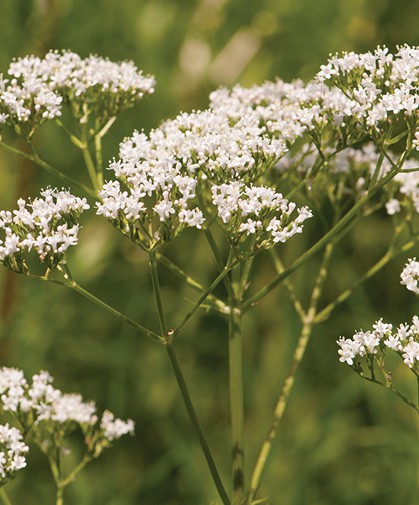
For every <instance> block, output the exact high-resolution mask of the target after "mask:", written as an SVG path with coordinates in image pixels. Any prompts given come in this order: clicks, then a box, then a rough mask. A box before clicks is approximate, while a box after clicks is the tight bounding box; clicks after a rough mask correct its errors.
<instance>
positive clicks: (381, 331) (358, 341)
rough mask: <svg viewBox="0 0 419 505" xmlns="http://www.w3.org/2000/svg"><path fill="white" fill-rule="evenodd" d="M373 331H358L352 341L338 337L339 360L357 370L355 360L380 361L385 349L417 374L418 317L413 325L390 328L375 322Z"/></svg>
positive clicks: (418, 358)
mask: <svg viewBox="0 0 419 505" xmlns="http://www.w3.org/2000/svg"><path fill="white" fill-rule="evenodd" d="M372 328H373V329H372V331H370V330H369V331H358V332H356V333H355V334H354V335H353V337H352V338H348V339H345V338H344V337H340V339H339V340H338V341H337V343H338V345H339V347H340V349H339V351H338V353H339V355H340V358H339V361H341V362H342V363H343V362H346V363H348V365H351V366H355V367H357V366H358V365H357V363H354V360H356V358H358V357H359V358H363V357H374V356H375V357H379V358H380V359H381V360H383V358H384V355H385V352H386V350H388V349H391V350H393V351H395V352H396V353H397V354H399V355H400V356H401V357H402V359H403V362H404V363H405V364H406V365H407V366H408V367H409V368H411V369H412V370H414V371H415V372H419V317H418V316H414V317H413V319H412V324H410V325H409V324H408V323H404V324H400V325H399V327H398V328H396V329H395V330H393V325H392V324H389V323H384V322H383V320H382V319H380V320H379V321H376V322H375V324H374V325H373V327H372Z"/></svg>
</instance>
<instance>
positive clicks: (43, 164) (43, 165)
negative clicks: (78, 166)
mask: <svg viewBox="0 0 419 505" xmlns="http://www.w3.org/2000/svg"><path fill="white" fill-rule="evenodd" d="M0 145H2V146H3V147H4V148H5V149H7V150H8V151H10V152H12V153H14V154H18V155H19V156H22V157H23V158H25V159H27V160H30V161H32V162H33V163H35V164H36V165H38V166H39V167H41V168H43V169H44V170H46V171H47V172H49V173H50V174H52V175H54V176H55V177H58V178H59V179H60V180H62V181H63V182H64V183H66V184H70V185H74V186H77V187H79V188H81V189H82V190H83V191H84V192H85V193H87V194H88V195H90V196H93V197H96V192H95V191H92V189H91V188H89V187H87V186H85V185H84V184H81V183H80V182H78V181H76V180H75V179H73V178H71V177H69V176H68V175H66V174H64V173H62V172H60V171H59V170H57V169H56V168H54V167H52V166H51V165H49V164H48V163H47V162H46V161H44V160H43V159H42V158H40V157H39V156H38V154H37V153H36V152H35V151H34V150H32V154H31V153H26V152H25V151H21V150H20V149H17V148H16V147H12V146H9V145H8V144H5V143H4V142H1V141H0Z"/></svg>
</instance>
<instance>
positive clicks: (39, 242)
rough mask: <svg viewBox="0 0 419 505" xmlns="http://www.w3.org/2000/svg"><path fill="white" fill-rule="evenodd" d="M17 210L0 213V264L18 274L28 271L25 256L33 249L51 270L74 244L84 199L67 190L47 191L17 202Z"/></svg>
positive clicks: (83, 208)
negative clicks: (30, 199) (33, 197)
mask: <svg viewBox="0 0 419 505" xmlns="http://www.w3.org/2000/svg"><path fill="white" fill-rule="evenodd" d="M17 204H18V209H17V210H14V211H13V212H10V211H3V210H2V211H0V232H1V235H3V236H1V235H0V263H2V264H3V265H5V266H7V267H9V268H11V269H12V270H15V271H17V272H25V271H27V265H26V255H27V253H29V252H30V251H31V250H34V251H35V252H36V253H37V255H38V257H39V259H40V260H41V261H43V262H46V263H47V265H48V266H49V267H50V268H52V267H54V266H56V265H57V264H58V263H59V262H60V261H61V260H62V258H63V257H64V253H65V252H66V251H67V249H68V248H69V247H70V246H72V245H76V244H77V241H78V232H79V228H80V226H79V224H78V221H79V218H80V215H81V213H82V212H83V211H84V210H86V209H88V208H89V205H88V204H87V201H86V199H85V198H79V197H76V196H74V195H72V194H71V193H69V192H68V191H66V190H64V189H63V190H61V191H59V190H57V189H51V188H47V189H44V190H43V191H41V197H40V198H35V199H34V200H32V201H30V202H26V201H25V200H23V199H19V200H18V202H17Z"/></svg>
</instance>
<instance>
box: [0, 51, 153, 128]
mask: <svg viewBox="0 0 419 505" xmlns="http://www.w3.org/2000/svg"><path fill="white" fill-rule="evenodd" d="M154 84H155V81H154V78H153V77H149V76H144V75H143V74H142V72H141V71H140V70H138V69H137V68H136V66H135V65H134V63H133V62H130V61H124V62H121V63H114V62H111V61H109V60H108V59H105V58H101V57H99V56H95V55H90V56H88V57H87V58H85V59H82V58H81V57H80V56H79V55H77V54H75V53H73V52H70V51H63V52H59V51H50V52H49V53H47V54H46V56H45V57H44V58H39V57H37V56H26V57H24V58H18V59H16V60H14V61H13V62H12V63H11V65H10V67H9V69H8V71H7V76H6V77H2V76H0V124H1V123H7V122H10V123H11V124H13V125H14V126H17V127H19V124H20V125H21V124H22V123H28V122H30V124H31V127H33V126H35V125H36V124H41V123H42V122H44V121H45V120H47V119H54V118H56V117H59V116H61V111H62V106H63V103H68V104H69V106H70V109H71V110H72V112H73V114H74V115H75V116H76V117H77V118H78V119H81V118H83V120H85V121H86V120H87V116H88V115H89V114H90V113H94V114H96V115H98V116H99V117H102V118H103V119H106V118H107V117H109V116H114V115H115V114H117V113H118V112H120V111H121V110H123V109H125V108H127V107H130V106H132V105H133V104H134V103H136V102H137V101H138V100H140V99H141V98H142V97H143V96H144V95H145V94H151V93H153V91H154ZM19 131H20V130H19Z"/></svg>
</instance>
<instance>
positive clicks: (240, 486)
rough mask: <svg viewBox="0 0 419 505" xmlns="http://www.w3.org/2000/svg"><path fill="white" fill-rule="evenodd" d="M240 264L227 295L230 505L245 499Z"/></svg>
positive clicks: (233, 274)
mask: <svg viewBox="0 0 419 505" xmlns="http://www.w3.org/2000/svg"><path fill="white" fill-rule="evenodd" d="M240 266H241V265H240V264H239V265H237V266H236V267H235V268H233V270H232V271H231V286H232V292H233V293H232V295H231V296H230V297H229V302H230V309H231V310H230V315H229V325H228V333H229V338H228V341H229V392H230V416H231V439H232V472H233V500H232V504H233V505H241V504H242V503H243V502H244V498H245V475H244V400H243V337H242V327H241V323H242V314H241V302H242V283H241V272H240Z"/></svg>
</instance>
